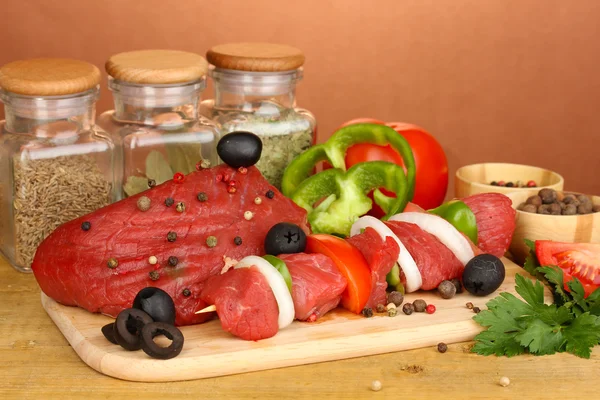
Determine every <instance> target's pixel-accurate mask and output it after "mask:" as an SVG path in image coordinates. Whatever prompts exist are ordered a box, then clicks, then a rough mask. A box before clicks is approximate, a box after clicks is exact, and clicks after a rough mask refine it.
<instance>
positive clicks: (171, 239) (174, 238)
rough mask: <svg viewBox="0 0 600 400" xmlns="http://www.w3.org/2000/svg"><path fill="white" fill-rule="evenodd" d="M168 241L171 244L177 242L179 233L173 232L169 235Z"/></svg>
mask: <svg viewBox="0 0 600 400" xmlns="http://www.w3.org/2000/svg"><path fill="white" fill-rule="evenodd" d="M167 240H168V241H169V242H171V243H172V242H174V241H176V240H177V233H176V232H173V231H171V232H169V233H167Z"/></svg>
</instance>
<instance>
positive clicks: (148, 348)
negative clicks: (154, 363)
mask: <svg viewBox="0 0 600 400" xmlns="http://www.w3.org/2000/svg"><path fill="white" fill-rule="evenodd" d="M160 335H163V336H165V337H166V338H167V339H169V340H171V344H170V345H169V346H167V347H162V346H160V345H158V344H157V343H156V342H155V341H154V338H155V337H157V336H160ZM141 339H142V340H141V342H142V350H144V353H146V354H148V355H149V356H150V357H152V358H158V359H161V360H168V359H170V358H173V357H177V356H178V355H179V353H181V350H182V349H183V333H181V331H180V330H179V329H178V328H177V327H175V326H174V325H170V324H166V323H164V322H151V323H149V324H146V325H144V327H143V328H142V334H141Z"/></svg>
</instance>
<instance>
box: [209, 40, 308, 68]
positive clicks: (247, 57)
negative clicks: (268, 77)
mask: <svg viewBox="0 0 600 400" xmlns="http://www.w3.org/2000/svg"><path fill="white" fill-rule="evenodd" d="M206 58H207V59H208V62H209V63H211V64H212V65H214V66H215V67H217V68H224V69H234V70H238V71H252V72H281V71H290V70H294V69H297V68H299V67H301V66H302V65H303V64H304V53H302V51H301V50H299V49H297V48H295V47H292V46H287V45H283V44H274V43H228V44H221V45H218V46H214V47H213V48H211V49H210V50H209V51H208V52H207V53H206Z"/></svg>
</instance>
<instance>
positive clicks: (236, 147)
mask: <svg viewBox="0 0 600 400" xmlns="http://www.w3.org/2000/svg"><path fill="white" fill-rule="evenodd" d="M262 147H263V144H262V141H261V140H260V138H259V137H258V136H256V135H255V134H254V133H250V132H244V131H237V132H231V133H228V134H226V135H225V136H223V137H222V138H221V140H219V143H217V154H218V155H219V157H220V158H221V160H223V162H224V163H225V164H227V165H229V166H230V167H233V168H239V167H250V166H252V165H254V164H256V163H257V162H258V160H260V155H261V153H262Z"/></svg>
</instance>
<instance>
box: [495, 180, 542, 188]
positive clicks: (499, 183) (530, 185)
mask: <svg viewBox="0 0 600 400" xmlns="http://www.w3.org/2000/svg"><path fill="white" fill-rule="evenodd" d="M490 185H492V186H503V187H516V188H525V187H528V188H534V187H537V183H535V181H527V183H523V182H521V181H516V182H510V181H509V182H505V181H492V182H491V183H490Z"/></svg>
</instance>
